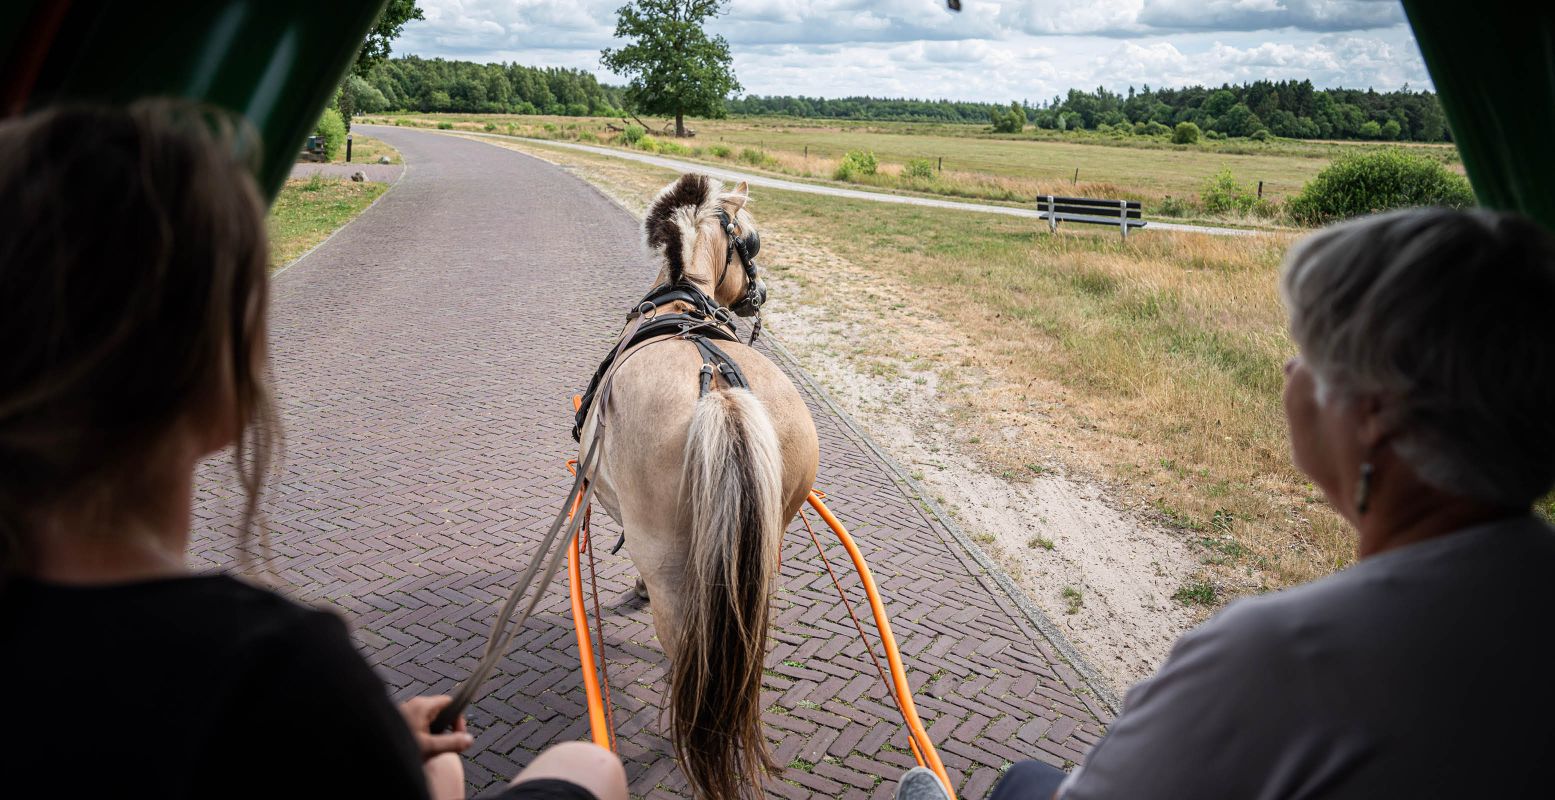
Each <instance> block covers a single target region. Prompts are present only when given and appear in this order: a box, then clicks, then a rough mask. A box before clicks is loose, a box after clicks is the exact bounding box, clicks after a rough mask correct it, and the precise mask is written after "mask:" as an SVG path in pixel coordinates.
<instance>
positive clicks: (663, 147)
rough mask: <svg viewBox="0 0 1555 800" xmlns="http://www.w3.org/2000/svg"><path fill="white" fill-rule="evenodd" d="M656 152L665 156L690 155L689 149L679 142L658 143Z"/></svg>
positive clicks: (665, 141)
mask: <svg viewBox="0 0 1555 800" xmlns="http://www.w3.org/2000/svg"><path fill="white" fill-rule="evenodd" d="M658 151H659V152H660V153H662V154H664V155H667V156H689V155H691V148H689V147H687V146H685V145H683V144H681V143H680V142H672V141H669V140H667V139H666V140H664V141H661V142H659V147H658Z"/></svg>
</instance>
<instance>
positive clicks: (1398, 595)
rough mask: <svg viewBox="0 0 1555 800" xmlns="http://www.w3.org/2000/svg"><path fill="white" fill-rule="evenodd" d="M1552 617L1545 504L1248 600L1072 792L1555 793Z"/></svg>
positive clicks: (1133, 702)
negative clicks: (1539, 512)
mask: <svg viewBox="0 0 1555 800" xmlns="http://www.w3.org/2000/svg"><path fill="white" fill-rule="evenodd" d="M1552 620H1555V531H1552V530H1551V529H1550V528H1549V527H1548V526H1547V525H1545V524H1544V523H1543V522H1542V521H1539V520H1538V519H1536V518H1534V517H1531V516H1530V517H1519V518H1514V519H1510V520H1505V521H1501V522H1497V523H1493V524H1489V525H1484V526H1479V527H1475V528H1470V529H1468V530H1465V531H1462V532H1459V533H1455V534H1451V535H1448V536H1443V537H1440V538H1437V539H1431V540H1427V541H1424V542H1421V543H1418V544H1414V545H1409V546H1407V547H1403V548H1400V549H1398V550H1392V551H1388V552H1385V553H1382V554H1379V555H1376V556H1373V557H1371V558H1367V559H1365V560H1363V561H1361V562H1359V563H1357V564H1356V565H1354V566H1352V567H1350V568H1349V569H1346V570H1344V571H1343V572H1340V573H1338V574H1335V575H1332V576H1329V577H1327V578H1324V579H1323V580H1320V581H1316V582H1314V583H1310V584H1307V585H1305V586H1300V587H1297V588H1294V589H1289V590H1286V591H1283V592H1278V593H1275V594H1270V595H1265V596H1262V597H1254V598H1248V599H1245V600H1239V601H1237V602H1235V603H1232V604H1231V605H1230V606H1228V607H1227V608H1226V609H1225V610H1224V611H1222V612H1221V613H1220V614H1218V615H1216V616H1215V617H1214V618H1213V619H1211V620H1210V621H1208V622H1206V623H1205V624H1203V625H1202V626H1200V627H1198V628H1197V629H1195V630H1193V631H1191V632H1190V633H1188V634H1187V635H1185V636H1183V637H1182V639H1180V640H1179V641H1178V642H1177V644H1176V646H1175V647H1173V649H1172V653H1171V656H1170V657H1169V658H1168V659H1167V661H1166V663H1165V664H1164V665H1163V666H1162V667H1161V670H1160V672H1158V673H1157V674H1156V675H1155V676H1154V677H1152V678H1150V679H1149V680H1147V681H1144V682H1143V683H1140V684H1138V685H1137V686H1136V687H1135V688H1134V689H1133V690H1132V691H1130V692H1129V694H1128V699H1127V701H1126V702H1125V704H1124V710H1123V713H1122V714H1121V715H1120V716H1119V717H1118V718H1117V720H1116V721H1114V722H1113V724H1112V726H1111V730H1110V732H1109V733H1108V735H1107V738H1106V739H1104V740H1103V741H1102V742H1101V743H1100V744H1098V745H1097V746H1096V748H1095V749H1094V750H1093V751H1092V752H1091V754H1090V755H1089V756H1088V757H1087V759H1086V764H1085V766H1084V767H1083V768H1082V769H1081V770H1078V771H1077V772H1076V773H1075V774H1073V775H1072V776H1071V777H1070V779H1069V781H1067V782H1066V784H1065V788H1064V789H1063V790H1061V791H1060V796H1061V797H1062V798H1063V800H1092V798H1128V799H1129V800H1137V799H1138V798H1155V797H1160V798H1178V797H1181V798H1217V797H1226V798H1298V797H1357V798H1392V797H1399V798H1423V797H1444V798H1445V797H1450V798H1459V799H1466V798H1477V797H1535V796H1537V797H1552V796H1555V770H1552V769H1551V768H1550V767H1548V766H1546V764H1547V763H1548V761H1549V759H1550V758H1551V757H1552V755H1555V691H1552V686H1555V680H1552V677H1555V676H1552V672H1555V661H1552V660H1551V658H1550V654H1551V652H1552V648H1550V645H1549V639H1550V636H1551V622H1552Z"/></svg>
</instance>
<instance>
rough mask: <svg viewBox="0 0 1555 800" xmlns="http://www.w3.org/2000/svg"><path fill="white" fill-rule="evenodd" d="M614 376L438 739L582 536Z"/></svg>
mask: <svg viewBox="0 0 1555 800" xmlns="http://www.w3.org/2000/svg"><path fill="white" fill-rule="evenodd" d="M644 319H645V318H644V317H642V316H641V315H639V316H636V317H634V318H633V319H632V320H631V321H630V322H628V323H627V325H626V329H625V330H624V331H623V332H622V335H621V340H620V341H619V342H617V343H616V349H615V351H614V352H612V353H611V357H610V360H611V361H613V362H614V361H616V357H617V356H619V355H620V354H621V352H622V351H623V350H625V349H626V347H627V342H629V341H631V339H632V338H633V336H635V335H636V333H637V330H638V329H639V328H641V327H642V325H643V321H644ZM614 375H615V371H614V370H611V371H610V372H609V373H608V374H606V375H605V376H604V379H603V381H602V382H601V383H600V385H599V390H598V392H597V399H596V402H598V403H599V407H600V411H601V412H602V413H601V414H600V416H599V419H598V420H597V421H596V423H595V425H594V435H593V436H590V437H589V444H588V447H587V448H585V450H584V453H583V457H582V458H581V459H580V460H579V461H578V474H577V476H576V477H575V478H573V481H572V488H571V489H569V490H568V491H567V499H566V500H564V501H563V502H562V506H561V508H560V509H559V510H558V511H557V512H556V518H555V519H554V520H552V521H551V527H550V529H549V530H547V531H546V532H545V535H544V536H542V537H541V538H540V547H539V548H538V549H536V550H535V554H534V557H533V558H531V559H530V562H529V566H528V567H527V568H525V569H524V572H523V574H522V575H520V576H519V579H518V582H517V583H516V584H514V586H513V590H512V591H511V592H509V593H508V598H507V600H506V601H505V602H503V604H502V609H501V610H500V611H499V612H498V613H497V616H496V619H494V620H492V625H491V633H490V635H489V636H488V637H487V639H486V650H485V652H484V653H482V654H481V660H480V662H479V664H477V665H476V667H475V671H474V672H473V673H471V674H470V677H468V678H466V679H465V680H464V681H463V682H461V683H460V684H459V687H458V689H456V690H455V691H454V695H453V700H452V701H451V702H450V703H449V704H448V705H447V706H446V707H444V708H443V710H442V711H441V712H439V713H438V715H437V718H436V719H434V720H432V726H431V727H432V732H433V733H441V732H442V731H446V730H449V729H450V728H452V727H453V724H454V721H455V720H457V719H458V718H459V715H460V714H463V713H464V710H465V709H466V708H468V707H469V705H470V703H471V702H473V701H474V700H475V696H476V693H477V692H479V691H480V687H481V684H483V683H485V682H486V679H487V678H488V677H490V675H491V672H492V670H493V669H495V668H496V666H497V662H499V661H501V660H502V656H503V655H504V654H505V653H507V651H508V647H509V646H510V645H511V644H512V642H513V637H514V636H515V635H516V634H517V633H518V631H519V630H520V629H522V628H523V627H524V623H525V622H526V621H527V620H528V619H529V616H530V615H531V614H533V613H534V610H535V607H537V606H538V605H540V598H542V597H544V596H545V590H546V589H547V588H549V587H550V585H551V579H552V578H554V577H556V571H557V569H559V568H560V567H561V563H562V557H563V556H564V555H566V553H567V547H566V544H565V543H567V542H570V541H572V537H574V536H576V535H577V533H578V526H579V525H581V524H582V522H583V518H584V514H582V513H581V511H582V509H585V508H587V507H588V504H589V500H590V499H592V498H593V496H594V482H593V476H594V472H595V470H596V468H597V466H598V457H599V452H600V449H601V448H600V447H599V442H600V440H601V439H602V438H603V437H604V431H605V415H604V414H603V411H604V410H605V409H606V408H608V407H609V404H610V387H611V383H612V381H611V378H613V377H614ZM573 509H578V511H579V512H580V513H574V514H572V515H571V519H570V520H569V519H568V514H569V512H570V511H572V510H573ZM564 525H565V526H566V528H567V530H566V534H565V535H563V536H561V537H560V538H561V541H562V542H563V545H562V546H561V547H555V548H554V552H553V545H555V543H556V540H557V538H558V534H560V533H561V532H562V527H563V526H564ZM548 553H549V554H550V556H549V560H547V554H548ZM542 565H544V567H545V569H544V571H543V572H542V571H541V566H542ZM536 576H539V578H540V585H539V587H538V588H536V589H535V591H534V593H533V594H532V595H531V596H530V598H529V603H528V604H527V605H525V606H524V610H523V613H521V614H519V615H518V618H517V619H512V616H513V610H514V609H515V608H517V607H518V603H519V601H520V600H521V599H523V597H524V594H525V593H526V592H527V591H528V590H529V587H530V585H531V584H533V583H534V582H535V578H536Z"/></svg>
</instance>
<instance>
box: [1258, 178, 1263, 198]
mask: <svg viewBox="0 0 1555 800" xmlns="http://www.w3.org/2000/svg"><path fill="white" fill-rule="evenodd" d="M1258 199H1259V200H1262V199H1263V181H1259V182H1258Z"/></svg>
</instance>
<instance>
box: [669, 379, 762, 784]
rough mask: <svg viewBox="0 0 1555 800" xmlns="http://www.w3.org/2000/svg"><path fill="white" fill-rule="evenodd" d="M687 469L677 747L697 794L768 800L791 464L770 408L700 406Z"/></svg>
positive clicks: (731, 399) (729, 397) (729, 398)
mask: <svg viewBox="0 0 1555 800" xmlns="http://www.w3.org/2000/svg"><path fill="white" fill-rule="evenodd" d="M684 470H685V471H684V481H685V484H684V486H685V491H684V492H683V496H684V497H685V499H686V502H688V503H689V504H690V516H691V550H690V554H689V556H688V558H687V562H688V563H687V574H686V585H685V594H684V595H683V603H682V606H681V611H682V615H681V616H682V625H681V627H680V630H681V634H680V640H679V642H677V643H676V647H675V652H674V654H673V657H672V658H671V659H670V661H671V664H672V667H671V669H672V675H671V679H670V720H671V727H672V732H673V734H674V735H673V736H672V739H673V741H674V744H675V756H676V758H678V759H679V760H680V763H681V767H682V768H683V769H684V770H685V772H686V775H687V777H688V778H690V781H691V785H692V788H693V789H694V790H695V794H696V795H697V796H699V797H707V798H715V800H727V798H736V797H741V796H747V795H750V794H754V793H757V792H758V791H759V788H760V786H761V785H762V779H763V778H764V777H765V776H766V775H769V774H771V773H773V772H775V771H776V765H775V764H774V763H773V761H772V756H771V754H770V753H769V752H768V750H767V740H766V737H765V736H764V735H763V734H762V729H761V675H762V668H763V663H762V662H763V660H764V658H765V656H766V649H767V608H768V599H769V597H770V590H771V587H772V581H773V578H774V575H775V573H776V571H777V551H778V547H779V545H780V542H781V539H782V535H783V518H782V516H783V498H782V487H783V457H782V452H781V447H780V445H779V444H778V438H777V432H776V431H775V430H774V429H773V427H772V419H771V417H770V416H769V415H768V414H767V410H766V408H765V407H764V406H763V405H762V404H761V401H760V400H758V399H757V398H756V396H755V395H753V394H751V393H750V391H748V390H746V389H735V388H731V389H724V390H719V391H713V392H709V393H708V394H706V395H704V396H703V397H702V398H701V399H700V400H698V401H697V405H696V408H695V410H694V411H693V412H692V415H691V429H690V431H689V432H688V433H687V436H686V461H685V466H684Z"/></svg>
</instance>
